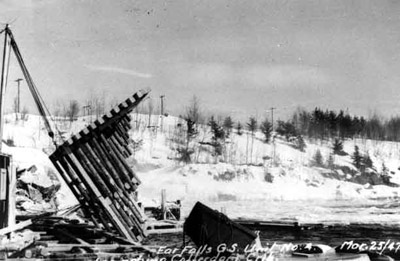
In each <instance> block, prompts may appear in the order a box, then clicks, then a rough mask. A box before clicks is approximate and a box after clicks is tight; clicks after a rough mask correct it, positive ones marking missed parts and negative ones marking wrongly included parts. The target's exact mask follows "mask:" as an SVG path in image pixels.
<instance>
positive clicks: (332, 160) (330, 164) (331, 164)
mask: <svg viewBox="0 0 400 261" xmlns="http://www.w3.org/2000/svg"><path fill="white" fill-rule="evenodd" d="M327 165H328V167H329V168H330V169H333V168H334V166H335V158H334V154H332V153H331V154H329V158H328V161H327Z"/></svg>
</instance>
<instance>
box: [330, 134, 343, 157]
mask: <svg viewBox="0 0 400 261" xmlns="http://www.w3.org/2000/svg"><path fill="white" fill-rule="evenodd" d="M332 147H333V148H332V149H333V154H336V155H344V154H345V152H344V151H343V142H342V141H340V140H339V139H337V138H336V139H335V140H334V141H333V144H332Z"/></svg>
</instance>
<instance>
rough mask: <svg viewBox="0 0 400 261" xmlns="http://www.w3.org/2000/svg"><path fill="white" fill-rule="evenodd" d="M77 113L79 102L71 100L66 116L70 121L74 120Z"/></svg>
mask: <svg viewBox="0 0 400 261" xmlns="http://www.w3.org/2000/svg"><path fill="white" fill-rule="evenodd" d="M78 113H79V103H78V101H76V100H72V101H70V103H69V108H68V111H67V116H68V119H69V121H70V122H72V121H74V120H75V119H76V117H77V116H78Z"/></svg>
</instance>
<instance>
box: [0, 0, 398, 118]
mask: <svg viewBox="0 0 400 261" xmlns="http://www.w3.org/2000/svg"><path fill="white" fill-rule="evenodd" d="M399 14H400V2H398V1H384V0H382V1H365V0H359V1H350V0H343V1H327V0H326V1H305V0H294V1H290V0H274V1H261V0H260V1H232V0H230V1H228V0H227V1H216V0H213V1H212V0H209V1H189V0H188V1H183V0H180V1H176V0H175V1H145V0H142V1H132V0H129V1H122V0H113V1H110V0H96V1H95V0H93V1H90V0H87V1H83V0H68V1H61V0H58V1H56V0H51V1H50V0H31V1H29V0H20V1H15V0H0V23H3V24H5V23H11V28H12V30H13V33H14V35H15V37H16V40H17V43H18V44H19V46H20V49H21V52H22V55H23V57H24V59H25V61H26V64H27V66H28V69H29V70H30V72H31V75H32V76H33V78H34V80H35V82H36V85H37V86H38V88H39V90H40V92H41V94H42V96H43V97H44V99H45V100H46V101H47V103H48V104H49V106H50V107H51V106H54V104H55V101H56V100H69V99H78V100H79V101H81V102H83V101H84V100H85V99H87V98H89V97H90V95H91V94H98V95H101V94H103V93H104V94H105V96H106V97H107V98H108V99H109V100H111V99H116V100H121V101H122V100H124V99H125V98H126V97H127V96H129V95H131V94H133V93H134V92H136V90H138V89H141V88H145V87H150V88H151V89H152V96H153V97H154V99H155V102H156V103H157V104H158V100H159V99H158V97H159V96H160V95H161V94H165V96H166V100H165V102H166V106H167V111H169V112H170V113H172V114H179V113H182V111H183V109H184V107H185V106H186V105H187V104H188V103H189V100H190V99H191V97H192V96H193V95H197V96H198V97H199V98H200V100H201V104H202V107H203V108H204V110H205V111H208V112H210V113H226V114H231V115H232V116H233V117H234V118H244V117H248V116H251V115H257V116H258V117H261V116H263V115H266V114H265V110H266V109H268V108H269V107H272V106H273V107H277V108H278V110H277V111H276V113H277V117H284V115H285V114H287V113H288V112H291V111H293V110H294V109H295V108H296V107H297V106H303V107H307V108H314V107H316V106H319V107H322V108H329V109H336V110H338V109H344V110H346V109H347V108H348V109H349V111H350V112H351V113H355V114H361V115H364V116H368V115H370V114H371V113H372V112H374V111H378V112H379V113H380V114H381V115H383V116H390V115H397V114H398V112H400V103H399V98H400V88H399V86H398V85H399V82H400V30H399V29H400V28H399V27H400V22H399V18H400V17H399ZM3 26H4V25H3ZM1 42H2V40H0V43H1ZM12 64H13V66H12V67H11V72H10V81H11V82H10V86H11V87H13V86H16V83H14V82H12V80H13V79H16V78H19V77H21V76H22V75H21V73H20V71H19V70H18V68H17V67H16V66H17V63H16V61H15V59H14V61H12ZM22 86H23V89H24V93H23V101H24V102H26V104H29V103H30V100H31V98H30V95H29V94H28V93H27V87H26V85H24V83H23V84H22ZM9 89H10V91H9V96H10V98H8V100H12V99H13V97H14V96H15V92H14V91H15V88H14V89H13V88H9ZM13 92H14V93H13Z"/></svg>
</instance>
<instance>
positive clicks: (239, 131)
mask: <svg viewBox="0 0 400 261" xmlns="http://www.w3.org/2000/svg"><path fill="white" fill-rule="evenodd" d="M242 128H243V127H242V124H240V122H239V121H238V123H237V125H236V130H237V134H238V135H239V136H242V134H243V131H242Z"/></svg>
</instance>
